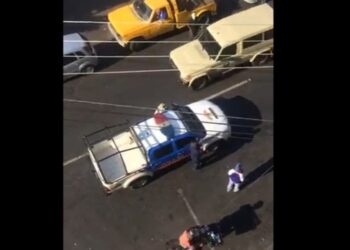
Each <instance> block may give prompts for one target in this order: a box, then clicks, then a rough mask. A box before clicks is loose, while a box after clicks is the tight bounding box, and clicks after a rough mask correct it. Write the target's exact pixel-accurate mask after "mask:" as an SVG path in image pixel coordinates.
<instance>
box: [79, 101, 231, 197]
mask: <svg viewBox="0 0 350 250" xmlns="http://www.w3.org/2000/svg"><path fill="white" fill-rule="evenodd" d="M97 134H99V135H101V134H104V135H105V136H103V137H102V138H99V140H98V141H95V142H91V138H92V137H94V136H96V135H97ZM230 135H231V127H230V124H229V123H228V119H227V117H226V115H225V114H224V112H223V111H222V110H221V109H220V107H218V106H217V105H216V104H214V103H212V102H210V101H204V100H202V101H198V102H195V103H192V104H189V105H186V106H180V105H173V107H172V109H167V110H165V111H164V112H162V113H161V114H158V115H157V117H156V116H154V117H152V118H149V119H147V120H143V121H141V122H138V123H136V124H135V125H133V126H130V127H129V129H128V130H127V131H124V132H122V133H117V134H113V133H108V129H103V130H100V131H97V132H94V133H92V134H90V135H87V136H86V137H85V140H84V141H85V143H86V145H87V149H88V153H89V156H90V159H91V162H92V164H93V167H94V171H95V173H96V176H97V178H98V179H99V181H100V182H101V184H102V186H103V188H104V190H105V191H106V192H107V193H112V192H113V191H115V190H118V189H120V188H127V187H132V188H139V187H142V186H144V185H146V184H147V182H148V181H149V180H150V179H151V178H152V177H153V175H154V173H155V172H157V171H159V170H161V169H164V168H166V167H170V166H173V165H174V164H175V163H177V162H179V161H182V160H184V159H186V158H188V157H189V156H190V145H189V144H190V142H191V141H193V140H197V141H199V144H200V145H201V149H202V150H203V151H204V152H211V153H212V152H215V151H216V150H217V149H218V147H219V145H220V143H221V142H222V141H223V140H227V139H228V138H229V137H230Z"/></svg>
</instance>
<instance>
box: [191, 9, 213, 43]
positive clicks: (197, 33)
mask: <svg viewBox="0 0 350 250" xmlns="http://www.w3.org/2000/svg"><path fill="white" fill-rule="evenodd" d="M210 22H211V15H210V14H209V13H203V14H201V15H200V16H199V17H198V18H197V19H196V21H195V23H203V25H200V26H197V25H196V26H192V28H190V29H191V31H190V36H191V38H192V39H198V38H199V37H201V35H202V34H203V32H204V30H205V28H206V27H207V26H208V24H209V23H210Z"/></svg>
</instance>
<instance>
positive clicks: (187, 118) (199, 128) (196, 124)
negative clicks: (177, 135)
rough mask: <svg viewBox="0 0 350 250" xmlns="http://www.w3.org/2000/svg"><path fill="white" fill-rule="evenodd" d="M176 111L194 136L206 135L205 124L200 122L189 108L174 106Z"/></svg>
mask: <svg viewBox="0 0 350 250" xmlns="http://www.w3.org/2000/svg"><path fill="white" fill-rule="evenodd" d="M174 110H175V111H176V113H177V115H178V116H179V118H180V119H181V121H182V122H183V123H184V125H185V127H186V128H187V130H188V131H190V132H192V133H194V134H200V135H205V129H204V127H203V124H202V123H201V122H200V121H199V119H198V117H197V116H196V115H195V113H193V111H192V110H191V109H190V108H189V107H187V106H180V105H174Z"/></svg>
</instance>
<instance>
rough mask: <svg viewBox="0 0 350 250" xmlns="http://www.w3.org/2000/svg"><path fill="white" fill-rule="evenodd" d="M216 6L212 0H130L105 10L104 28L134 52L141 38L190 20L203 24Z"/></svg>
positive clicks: (162, 31)
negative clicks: (106, 15) (106, 12)
mask: <svg viewBox="0 0 350 250" xmlns="http://www.w3.org/2000/svg"><path fill="white" fill-rule="evenodd" d="M216 9H217V5H216V3H215V0H133V1H131V2H129V3H126V4H123V5H121V6H119V7H117V8H116V9H114V10H113V11H111V12H110V13H108V21H109V24H108V27H109V30H110V32H111V33H112V35H113V37H115V39H116V40H117V41H118V43H119V44H120V45H121V46H123V47H126V48H128V49H130V50H131V51H137V50H140V49H141V48H142V47H143V46H144V45H145V43H144V42H143V41H146V40H151V39H153V38H155V37H157V36H159V35H162V34H165V33H168V32H171V31H173V30H175V29H182V28H184V27H186V26H187V25H188V23H189V22H191V20H196V22H199V23H201V22H206V23H207V22H208V20H210V18H211V17H212V16H214V15H216ZM139 41H140V42H139Z"/></svg>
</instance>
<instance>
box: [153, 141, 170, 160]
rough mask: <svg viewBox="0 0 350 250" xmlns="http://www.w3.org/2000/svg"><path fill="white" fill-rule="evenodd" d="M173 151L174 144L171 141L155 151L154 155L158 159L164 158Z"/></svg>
mask: <svg viewBox="0 0 350 250" xmlns="http://www.w3.org/2000/svg"><path fill="white" fill-rule="evenodd" d="M172 152H173V146H172V144H171V143H169V144H167V145H165V146H163V147H161V148H160V149H157V150H155V151H154V153H153V156H154V158H155V159H156V160H158V159H160V158H163V157H164V156H167V155H169V154H171V153H172Z"/></svg>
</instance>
